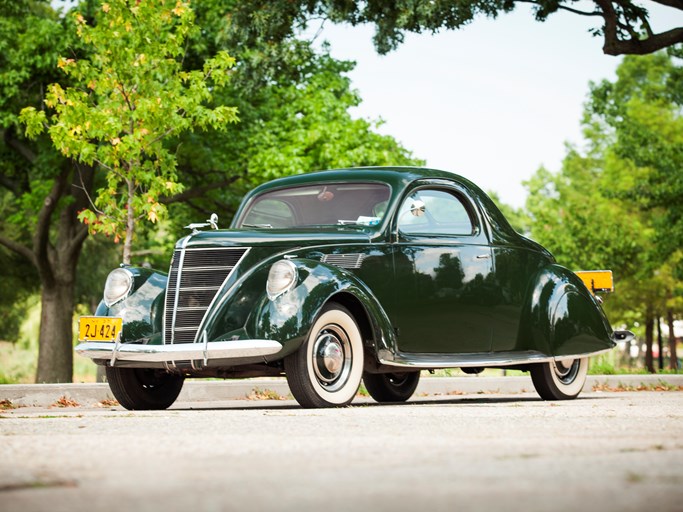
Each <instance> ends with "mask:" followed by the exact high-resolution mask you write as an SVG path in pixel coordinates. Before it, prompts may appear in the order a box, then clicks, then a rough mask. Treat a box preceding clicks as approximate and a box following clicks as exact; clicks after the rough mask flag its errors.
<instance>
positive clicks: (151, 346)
mask: <svg viewBox="0 0 683 512" xmlns="http://www.w3.org/2000/svg"><path fill="white" fill-rule="evenodd" d="M190 227H191V228H192V230H193V231H192V233H191V234H190V235H188V236H185V237H184V238H182V239H181V240H179V241H178V243H177V244H176V249H175V252H174V254H173V259H172V260H171V265H170V269H169V272H168V274H166V273H164V272H160V271H154V270H150V269H145V268H136V267H128V266H124V267H121V268H117V269H115V270H113V271H112V272H111V273H110V274H109V277H108V278H107V282H106V284H105V288H104V299H103V301H102V303H101V304H100V306H99V307H98V309H97V312H96V315H95V316H93V317H82V318H81V319H80V329H79V338H80V340H82V343H80V344H79V345H78V346H77V347H76V351H77V352H78V353H80V354H81V355H84V356H86V357H89V358H91V359H93V360H94V361H95V362H96V363H98V364H100V365H105V366H106V374H107V378H108V380H109V383H110V386H111V389H112V392H113V394H114V396H115V397H116V398H117V400H118V401H119V402H120V403H121V405H123V406H124V407H126V408H128V409H162V408H166V407H168V406H170V405H171V404H172V403H173V402H174V401H175V399H176V398H177V396H178V394H179V393H180V390H181V388H182V385H183V381H184V379H185V378H187V377H220V378H241V377H255V376H278V375H285V376H286V378H287V381H288V383H289V387H290V389H291V392H292V394H293V395H294V397H295V398H296V400H297V401H298V402H299V403H300V404H301V405H302V406H304V407H330V406H344V405H347V404H349V403H350V402H351V401H352V400H353V399H354V397H355V396H356V392H357V390H358V387H359V385H360V383H361V380H363V381H364V383H365V386H366V388H367V390H368V392H369V393H370V395H371V396H372V397H373V398H375V399H376V400H378V401H381V402H401V401H405V400H407V399H408V398H410V396H411V395H412V394H413V392H414V391H415V388H416V387H417V384H418V380H419V377H420V371H421V370H433V369H438V368H462V369H463V370H464V371H465V372H467V373H476V372H479V371H481V370H482V369H484V368H515V369H520V370H524V371H528V372H530V373H531V377H532V379H533V383H534V386H535V387H536V390H537V391H538V393H539V394H540V396H541V397H542V398H543V399H546V400H562V399H568V398H574V397H576V396H577V395H578V394H579V392H580V391H581V389H582V387H583V384H584V381H585V378H586V371H587V367H588V357H589V356H591V355H594V354H599V353H601V352H604V351H607V350H610V349H611V348H613V347H614V346H615V343H616V342H617V341H619V340H625V339H628V338H629V337H630V336H631V333H629V332H628V331H613V330H612V328H611V327H610V324H609V323H608V321H607V319H606V318H605V315H604V313H603V311H602V309H601V307H600V302H599V300H598V299H597V298H596V297H594V295H593V293H592V291H593V290H589V289H588V288H587V286H586V285H584V282H583V281H582V280H581V278H579V277H578V276H577V275H576V274H575V273H573V272H571V271H570V270H567V269H566V268H564V267H561V266H560V265H557V264H556V263H555V260H554V258H553V256H552V255H551V254H550V253H549V252H548V251H547V250H545V249H544V248H543V247H541V246H540V245H538V244H537V243H535V242H532V241H531V240H529V239H527V238H525V237H523V236H521V235H519V234H518V233H516V232H515V231H514V230H513V229H512V228H511V227H510V225H509V224H508V222H507V221H506V220H505V218H504V217H503V215H502V214H501V212H500V211H499V210H498V208H497V207H496V206H495V205H494V203H493V202H492V201H491V199H489V197H488V196H486V194H484V193H483V192H482V191H481V190H480V189H479V188H478V187H477V186H476V185H474V184H472V183H471V182H469V181H467V180H466V179H463V178H461V177H459V176H457V175H454V174H451V173H447V172H442V171H435V170H430V169H417V168H363V169H347V170H333V171H323V172H316V173H310V174H304V175H299V176H292V177H288V178H283V179H279V180H275V181H272V182H270V183H266V184H265V185H262V186H260V187H258V188H256V189H255V190H253V191H252V192H250V193H249V194H248V195H247V196H246V197H245V198H244V200H243V202H242V204H241V206H240V207H239V210H238V211H237V214H236V215H235V218H234V220H233V222H232V225H231V227H230V229H224V230H223V229H206V230H203V231H202V229H205V228H211V227H213V228H216V227H217V226H216V218H215V217H214V218H212V219H211V220H210V221H209V222H207V223H206V224H199V225H196V224H195V225H191V226H190ZM599 275H600V278H601V279H603V278H604V277H605V273H601V274H599ZM608 278H609V277H608ZM586 282H594V281H589V280H587V281H586ZM603 286H604V285H603ZM609 286H611V279H610V282H609ZM589 287H591V286H589Z"/></svg>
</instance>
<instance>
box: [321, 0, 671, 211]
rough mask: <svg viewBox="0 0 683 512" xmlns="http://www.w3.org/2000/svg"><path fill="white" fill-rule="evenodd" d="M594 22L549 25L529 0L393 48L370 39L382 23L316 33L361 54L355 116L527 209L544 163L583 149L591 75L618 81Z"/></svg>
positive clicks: (556, 164)
mask: <svg viewBox="0 0 683 512" xmlns="http://www.w3.org/2000/svg"><path fill="white" fill-rule="evenodd" d="M648 7H649V6H648ZM679 13H680V11H679ZM663 16H664V19H663V21H664V22H665V24H666V25H672V23H671V22H675V23H676V24H677V25H679V26H680V25H681V24H683V15H681V14H677V13H674V16H672V13H671V10H670V9H669V10H667V12H665V13H664V15H663ZM674 17H676V18H678V20H676V19H673V18H674ZM660 18H661V17H660ZM660 18H655V20H654V21H655V23H654V28H655V29H657V28H658V25H657V23H656V21H657V20H658V19H660ZM590 23H596V22H595V21H593V20H592V19H590V18H586V17H581V16H577V15H573V14H570V13H562V12H560V13H556V14H554V15H552V16H550V18H549V19H548V20H547V21H546V22H544V23H540V22H537V21H535V20H534V18H533V15H532V14H531V12H530V9H529V8H527V6H521V7H518V8H517V9H516V10H515V11H514V12H513V13H510V14H506V15H502V16H499V17H498V18H497V19H495V20H493V19H487V18H478V19H475V20H474V22H472V23H471V24H470V25H468V26H467V27H465V28H464V29H461V30H457V31H444V32H442V33H439V34H437V35H431V34H430V33H428V34H421V35H412V34H411V35H407V37H406V40H405V42H404V43H403V44H402V45H401V46H400V47H399V48H398V49H397V50H395V51H393V52H391V53H389V54H388V55H386V56H380V55H378V54H377V53H376V51H375V50H374V47H373V46H372V35H373V33H374V28H373V27H372V26H361V27H351V26H349V25H332V24H324V25H323V29H322V32H321V34H320V35H319V36H318V38H317V39H316V41H320V42H322V41H323V40H327V41H328V42H329V43H330V44H331V51H332V55H333V56H334V57H336V58H338V59H345V60H353V61H356V63H357V64H356V68H355V70H354V71H352V72H351V73H349V76H350V78H351V80H352V86H353V88H355V89H357V90H358V91H359V93H360V96H361V98H362V100H363V102H362V104H361V105H360V107H358V108H357V109H355V111H354V113H353V114H354V115H355V116H358V117H363V118H367V119H380V118H381V119H383V120H384V124H383V125H382V126H381V128H380V130H379V131H380V132H381V133H383V134H387V135H392V136H393V137H395V138H396V139H398V140H399V141H400V142H401V143H402V144H403V145H404V146H405V147H406V148H408V149H409V150H411V151H413V153H414V155H415V156H416V157H419V158H422V159H424V160H426V165H427V166H428V167H433V168H436V169H442V170H446V171H452V172H455V173H457V174H460V175H462V176H464V177H466V178H469V179H471V180H472V181H474V182H475V183H477V184H478V185H479V186H480V187H482V188H483V189H484V190H487V191H494V192H496V193H498V195H499V197H500V199H501V200H502V201H503V202H504V203H507V204H509V205H511V206H514V207H521V206H523V205H524V201H525V198H526V191H525V189H524V187H523V185H522V182H523V181H524V180H527V179H528V178H530V177H531V175H533V173H534V172H535V171H536V170H537V169H538V168H539V167H540V166H545V167H546V168H548V169H549V170H551V171H557V170H559V169H560V166H561V162H562V159H563V157H564V155H565V153H566V144H567V143H569V144H573V145H575V146H578V147H581V146H582V144H583V142H584V141H583V138H582V133H581V116H582V112H583V105H584V102H585V101H586V98H587V95H588V92H589V82H591V81H593V82H600V81H601V80H603V79H608V80H614V79H615V78H616V74H615V70H616V68H617V66H618V65H619V63H620V61H621V57H611V56H607V55H604V54H603V53H602V38H600V37H593V36H592V35H591V34H589V33H588V29H589V28H590V26H591V25H590ZM316 28H318V26H316V27H312V28H311V29H309V30H311V32H310V33H313V32H315V29H316ZM667 28H671V27H667Z"/></svg>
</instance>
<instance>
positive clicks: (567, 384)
mask: <svg viewBox="0 0 683 512" xmlns="http://www.w3.org/2000/svg"><path fill="white" fill-rule="evenodd" d="M529 372H530V373H531V380H532V382H533V383H534V387H535V388H536V391H537V392H538V394H539V395H540V396H541V398H542V399H543V400H569V399H572V398H576V397H577V396H578V395H579V393H581V390H582V389H583V385H584V384H585V383H586V374H587V373H588V358H586V357H584V358H582V359H573V360H564V361H554V362H553V361H551V362H550V363H542V364H534V365H533V366H532V367H531V369H530V370H529Z"/></svg>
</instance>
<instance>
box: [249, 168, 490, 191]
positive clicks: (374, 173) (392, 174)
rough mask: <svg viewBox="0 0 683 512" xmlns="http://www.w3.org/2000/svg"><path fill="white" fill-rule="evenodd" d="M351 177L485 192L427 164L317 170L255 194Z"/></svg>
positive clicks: (270, 184) (400, 185)
mask: <svg viewBox="0 0 683 512" xmlns="http://www.w3.org/2000/svg"><path fill="white" fill-rule="evenodd" d="M349 178H351V179H353V180H354V181H355V180H358V181H379V182H383V183H387V184H389V185H391V186H392V187H394V188H397V189H402V188H404V187H405V186H406V185H408V184H409V183H411V182H413V181H415V180H419V179H428V178H439V179H447V180H451V181H455V182H457V183H461V184H462V185H465V186H466V187H467V188H469V189H472V190H473V191H476V192H477V193H481V191H480V189H479V187H477V186H476V185H474V184H473V183H472V182H470V181H469V180H467V179H465V178H463V177H462V176H459V175H458V174H455V173H452V172H448V171H440V170H437V169H429V168H426V167H354V168H346V169H331V170H326V171H315V172H309V173H305V174H296V175H293V176H287V177H284V178H278V179H276V180H272V181H269V182H267V183H264V184H262V185H260V186H258V187H256V189H254V190H253V193H260V192H263V191H264V190H268V189H271V188H279V187H282V186H291V185H305V184H308V183H319V182H326V181H344V180H348V179H349Z"/></svg>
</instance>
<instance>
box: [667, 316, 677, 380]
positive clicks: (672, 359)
mask: <svg viewBox="0 0 683 512" xmlns="http://www.w3.org/2000/svg"><path fill="white" fill-rule="evenodd" d="M666 323H667V324H668V325H669V368H671V369H672V370H678V354H677V353H676V335H675V334H674V313H673V311H671V310H668V311H667V312H666Z"/></svg>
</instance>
